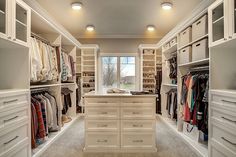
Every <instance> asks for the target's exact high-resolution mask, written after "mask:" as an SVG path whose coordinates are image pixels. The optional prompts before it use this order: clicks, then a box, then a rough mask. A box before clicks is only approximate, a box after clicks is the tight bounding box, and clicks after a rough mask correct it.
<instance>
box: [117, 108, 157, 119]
mask: <svg viewBox="0 0 236 157" xmlns="http://www.w3.org/2000/svg"><path fill="white" fill-rule="evenodd" d="M121 118H122V119H154V118H155V110H154V109H153V108H151V107H149V108H146V107H138V108H134V107H133V108H131V107H130V108H121Z"/></svg>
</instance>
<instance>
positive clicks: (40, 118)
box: [33, 101, 46, 139]
mask: <svg viewBox="0 0 236 157" xmlns="http://www.w3.org/2000/svg"><path fill="white" fill-rule="evenodd" d="M33 104H34V107H35V109H36V114H37V117H38V132H37V134H36V136H37V138H40V139H44V138H45V136H46V131H45V126H44V121H43V115H42V109H41V104H40V103H39V102H38V101H33Z"/></svg>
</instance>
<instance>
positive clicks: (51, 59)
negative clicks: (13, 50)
mask: <svg viewBox="0 0 236 157" xmlns="http://www.w3.org/2000/svg"><path fill="white" fill-rule="evenodd" d="M30 44H31V46H30V53H31V55H30V57H31V59H30V62H31V68H30V69H31V78H30V79H31V82H32V83H35V82H47V81H57V80H58V76H59V71H58V60H57V57H58V56H57V51H56V48H54V47H52V46H50V45H48V44H45V43H43V42H42V41H40V40H38V39H36V38H33V37H31V40H30Z"/></svg>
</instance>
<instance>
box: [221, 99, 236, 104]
mask: <svg viewBox="0 0 236 157" xmlns="http://www.w3.org/2000/svg"><path fill="white" fill-rule="evenodd" d="M221 101H222V102H225V103H231V104H236V102H233V101H228V100H221Z"/></svg>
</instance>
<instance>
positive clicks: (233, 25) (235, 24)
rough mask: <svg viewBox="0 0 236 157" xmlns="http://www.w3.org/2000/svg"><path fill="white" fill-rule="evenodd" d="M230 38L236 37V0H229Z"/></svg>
mask: <svg viewBox="0 0 236 157" xmlns="http://www.w3.org/2000/svg"><path fill="white" fill-rule="evenodd" d="M229 30H230V32H229V38H230V39H231V38H234V39H235V38H236V0H229Z"/></svg>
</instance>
